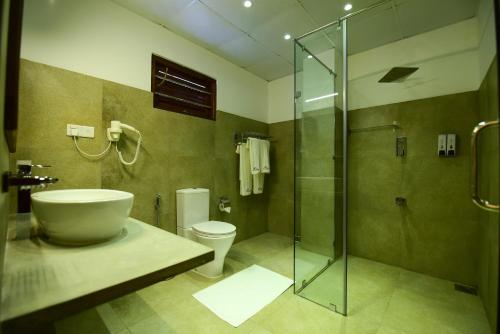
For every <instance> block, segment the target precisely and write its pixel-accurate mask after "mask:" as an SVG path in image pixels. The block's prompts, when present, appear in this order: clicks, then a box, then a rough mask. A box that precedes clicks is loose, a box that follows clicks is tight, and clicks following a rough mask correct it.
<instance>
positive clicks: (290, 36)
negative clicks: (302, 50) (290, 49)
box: [283, 34, 292, 40]
mask: <svg viewBox="0 0 500 334" xmlns="http://www.w3.org/2000/svg"><path fill="white" fill-rule="evenodd" d="M283 38H284V39H286V40H289V39H290V38H292V35H290V34H284V35H283Z"/></svg>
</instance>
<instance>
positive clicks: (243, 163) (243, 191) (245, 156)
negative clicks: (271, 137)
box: [236, 144, 252, 196]
mask: <svg viewBox="0 0 500 334" xmlns="http://www.w3.org/2000/svg"><path fill="white" fill-rule="evenodd" d="M236 153H238V154H239V155H240V195H241V196H248V195H250V194H251V193H252V174H250V159H249V150H248V145H247V144H238V147H237V148H236Z"/></svg>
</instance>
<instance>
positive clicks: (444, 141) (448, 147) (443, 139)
mask: <svg viewBox="0 0 500 334" xmlns="http://www.w3.org/2000/svg"><path fill="white" fill-rule="evenodd" d="M456 155H457V135H456V134H454V133H448V134H440V135H438V156H440V157H454V156H456Z"/></svg>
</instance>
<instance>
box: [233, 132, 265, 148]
mask: <svg viewBox="0 0 500 334" xmlns="http://www.w3.org/2000/svg"><path fill="white" fill-rule="evenodd" d="M250 137H251V138H258V139H267V140H269V141H272V137H271V136H269V135H266V134H264V133H259V132H251V131H246V132H235V133H234V144H235V145H237V144H238V143H243V142H245V141H246V140H247V139H248V138H250Z"/></svg>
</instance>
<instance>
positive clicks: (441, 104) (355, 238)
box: [348, 92, 479, 285]
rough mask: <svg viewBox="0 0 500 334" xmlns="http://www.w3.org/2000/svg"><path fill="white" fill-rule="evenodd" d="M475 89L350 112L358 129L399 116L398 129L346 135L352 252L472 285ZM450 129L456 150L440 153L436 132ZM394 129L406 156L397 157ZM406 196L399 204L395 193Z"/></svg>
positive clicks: (475, 228)
mask: <svg viewBox="0 0 500 334" xmlns="http://www.w3.org/2000/svg"><path fill="white" fill-rule="evenodd" d="M477 109H478V93H477V92H467V93H461V94H454V95H447V96H439V97H434V98H428V99H422V100H414V101H409V102H403V103H397V104H391V105H384V106H379V107H372V108H366V109H359V110H353V111H351V112H350V126H351V127H352V128H360V127H367V126H374V125H380V124H390V123H392V122H393V121H398V122H399V123H400V124H401V130H399V131H398V132H396V133H395V132H393V131H392V130H390V129H388V130H380V131H366V132H359V133H351V134H350V144H349V145H350V146H349V212H348V215H349V233H348V240H349V252H350V253H351V254H353V255H356V256H362V257H365V258H369V259H373V260H376V261H380V262H384V263H388V264H393V265H398V266H402V267H403V268H406V269H409V270H413V271H417V272H421V273H425V274H428V275H432V276H437V277H441V278H445V279H449V280H452V281H457V282H462V283H466V284H472V285H474V284H477V277H476V276H477V275H476V272H477V269H478V268H477V257H478V241H479V228H478V223H477V220H478V209H477V208H476V207H475V206H474V205H473V204H472V202H471V200H470V195H469V169H470V148H469V138H470V132H471V129H472V128H473V127H474V125H475V123H476V122H477V117H478V114H477ZM440 133H455V134H457V137H458V156H457V157H454V158H440V157H438V156H437V136H438V134H440ZM396 136H406V137H407V141H408V147H407V155H406V156H405V157H402V158H401V157H396V156H395V139H396ZM398 196H401V197H404V198H406V199H407V205H406V206H403V207H400V206H397V205H396V204H395V198H396V197H398Z"/></svg>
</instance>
